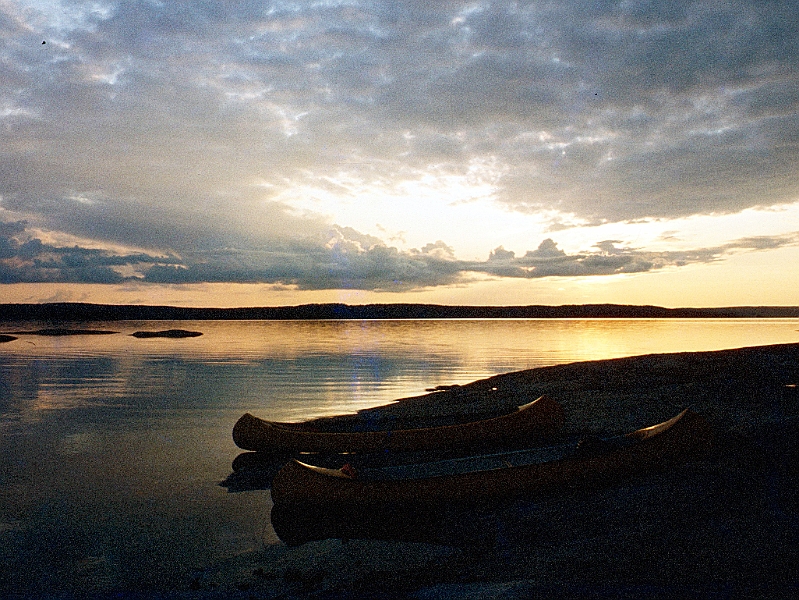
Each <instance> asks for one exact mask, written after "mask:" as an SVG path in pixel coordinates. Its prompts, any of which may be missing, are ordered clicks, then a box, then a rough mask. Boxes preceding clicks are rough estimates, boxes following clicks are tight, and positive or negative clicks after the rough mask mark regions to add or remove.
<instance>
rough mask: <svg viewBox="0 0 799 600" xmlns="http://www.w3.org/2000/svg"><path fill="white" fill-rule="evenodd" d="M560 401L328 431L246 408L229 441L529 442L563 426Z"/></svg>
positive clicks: (383, 447) (337, 447) (339, 446)
mask: <svg viewBox="0 0 799 600" xmlns="http://www.w3.org/2000/svg"><path fill="white" fill-rule="evenodd" d="M563 422H564V415H563V409H562V408H561V406H560V404H558V403H557V402H555V401H554V400H552V399H551V398H549V397H548V396H541V397H540V398H538V399H537V400H534V401H533V402H530V403H529V404H525V405H524V406H520V407H519V408H518V409H517V410H516V411H514V412H512V413H509V414H507V415H502V416H499V417H494V418H492V419H485V420H482V421H472V422H470V423H462V424H459V425H446V426H442V427H430V428H424V429H393V430H386V431H362V432H343V433H328V432H316V431H306V430H302V429H300V428H298V427H296V426H292V425H291V424H284V423H275V422H273V421H264V420H263V419H259V418H258V417H254V416H252V415H251V414H249V413H247V414H245V415H244V416H242V417H241V418H240V419H239V420H238V421H237V422H236V425H235V426H234V427H233V441H234V442H235V443H236V445H237V446H238V447H239V448H243V449H244V450H256V451H261V452H271V453H280V452H285V453H295V452H319V453H329V454H335V453H344V452H360V453H363V452H381V451H392V452H415V451H424V450H444V449H446V450H454V449H463V448H467V449H468V448H485V447H492V446H493V447H496V446H498V445H503V444H513V443H520V442H525V441H530V440H532V439H534V438H535V437H536V436H542V435H547V434H551V433H554V432H556V431H558V430H559V429H561V428H562V427H563Z"/></svg>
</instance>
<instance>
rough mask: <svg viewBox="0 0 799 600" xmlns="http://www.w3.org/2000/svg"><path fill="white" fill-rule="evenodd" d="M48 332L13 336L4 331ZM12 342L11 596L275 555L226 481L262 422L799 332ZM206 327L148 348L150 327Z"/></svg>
mask: <svg viewBox="0 0 799 600" xmlns="http://www.w3.org/2000/svg"><path fill="white" fill-rule="evenodd" d="M43 326H44V325H39V324H30V323H26V324H8V323H6V324H3V326H2V328H1V329H2V331H0V333H3V332H12V331H20V330H34V329H38V328H39V327H43ZM89 327H91V328H92V329H108V330H113V331H117V332H119V333H116V334H113V335H103V336H68V337H42V336H34V335H19V339H18V340H16V341H13V342H10V343H6V344H0V467H1V469H0V594H6V593H8V592H9V591H12V590H17V591H23V592H27V593H28V594H31V595H35V594H37V593H46V592H50V593H52V592H70V591H73V592H74V591H92V590H96V591H105V590H116V589H127V590H131V589H148V588H149V589H152V588H155V589H171V588H173V587H175V588H178V589H185V588H186V585H187V583H188V582H189V581H190V579H191V578H192V577H193V576H194V575H196V574H198V573H200V572H201V570H202V568H203V566H204V565H208V564H211V563H214V562H219V561H222V560H225V559H226V558H228V557H233V556H235V555H237V554H240V553H244V552H247V551H250V550H253V549H256V548H259V547H261V546H262V544H264V543H267V544H271V543H277V540H276V538H275V536H274V532H272V530H271V527H270V526H269V524H268V511H269V508H270V500H269V493H268V492H266V491H258V492H246V493H238V494H229V493H227V492H226V490H225V488H223V487H220V486H219V485H218V484H219V482H220V481H222V480H224V479H225V477H226V476H227V475H228V474H229V473H230V464H231V461H232V459H233V458H234V457H235V456H236V455H237V454H238V451H237V449H236V448H235V446H234V445H233V443H232V441H231V438H230V431H231V428H232V426H233V423H234V422H235V421H236V419H237V418H238V417H239V416H240V415H241V414H242V413H244V412H246V411H250V412H253V413H254V414H257V415H259V416H263V417H266V418H271V419H277V420H303V419H307V418H310V417H315V416H323V415H331V414H339V413H345V412H354V411H356V410H358V409H360V408H364V407H368V406H375V405H379V404H385V403H387V402H390V401H391V400H393V399H396V398H400V397H403V396H410V395H417V394H421V393H424V390H425V388H428V387H433V386H436V385H442V384H452V383H467V382H469V381H473V380H475V379H480V378H483V377H487V376H490V375H494V374H497V373H504V372H508V371H515V370H519V369H526V368H532V367H538V366H544V365H551V364H556V363H563V362H573V361H580V360H593V359H602V358H613V357H620V356H629V355H636V354H646V353H653V352H681V351H696V350H716V349H723V348H736V347H741V346H755V345H761V344H773V343H785V342H796V341H798V340H799V332H797V330H798V329H799V320H797V319H773V320H757V319H751V320H750V319H747V320H507V321H506V320H497V321H492V320H486V321H481V320H445V321H346V322H340V321H309V322H262V321H238V322H220V321H201V322H185V321H183V322H146V323H145V322H131V321H128V322H122V323H119V322H117V323H92V324H90V325H89ZM170 328H181V329H191V330H197V331H202V332H203V334H204V335H202V336H201V337H198V338H189V339H158V338H156V339H137V338H133V337H130V336H129V335H128V334H130V333H132V332H134V331H137V330H158V329H170Z"/></svg>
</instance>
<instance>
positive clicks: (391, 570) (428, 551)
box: [187, 344, 799, 598]
mask: <svg viewBox="0 0 799 600" xmlns="http://www.w3.org/2000/svg"><path fill="white" fill-rule="evenodd" d="M797 384H799V344H789V345H779V346H768V347H757V348H745V349H740V350H730V351H722V352H704V353H685V354H663V355H651V356H642V357H633V358H625V359H618V360H604V361H595V362H587V363H576V364H569V365H560V366H554V367H546V368H541V369H533V370H529V371H522V372H518V373H510V374H506V375H501V376H497V377H492V378H490V379H487V380H482V381H478V382H474V383H472V384H470V385H465V386H460V387H455V388H451V389H447V390H444V391H438V392H435V393H431V394H428V395H425V396H420V397H417V398H409V399H405V400H402V401H399V402H397V403H395V404H392V405H390V406H386V407H380V408H377V409H370V410H367V411H362V412H361V413H359V414H358V415H357V416H355V417H348V418H345V419H338V420H325V421H323V422H320V426H322V427H327V428H331V429H332V428H336V427H340V426H346V425H347V424H351V423H352V420H353V419H367V420H369V421H376V420H377V421H379V420H381V419H391V420H393V421H395V422H400V423H403V424H408V425H424V424H433V423H440V422H448V421H451V420H452V419H453V418H454V417H453V415H455V416H457V418H472V417H477V416H489V415H491V414H499V413H502V412H507V411H508V410H511V409H512V407H514V406H515V405H516V404H521V403H523V402H525V401H529V400H532V399H534V398H536V397H538V396H539V395H541V394H544V393H546V394H548V395H550V396H552V397H553V398H555V399H556V400H558V401H559V402H560V403H561V404H562V405H563V407H564V409H565V411H566V415H567V432H566V434H567V435H577V436H579V435H584V434H589V433H592V434H599V435H612V434H617V433H623V432H626V431H630V430H633V429H636V428H638V427H642V426H646V425H649V424H653V423H656V422H659V421H662V420H664V419H667V418H669V417H671V416H673V415H674V414H676V412H678V411H679V410H681V409H682V408H686V407H690V408H692V409H693V410H695V411H697V412H699V413H701V414H703V415H704V416H705V417H706V418H707V420H708V421H709V422H710V423H711V425H712V426H713V427H714V429H715V432H716V434H717V443H716V445H715V448H714V450H713V452H712V453H711V454H710V455H708V456H705V457H702V458H701V459H699V460H696V461H693V462H691V463H689V464H685V465H683V466H680V467H679V468H677V469H674V470H672V471H669V472H665V473H660V474H656V475H650V476H647V477H644V478H640V479H636V480H634V481H629V482H628V483H626V484H625V485H622V486H617V487H613V488H607V489H600V490H592V491H590V492H587V493H586V492H582V493H579V494H571V495H568V496H565V497H553V498H547V499H544V500H538V501H536V502H535V503H533V502H529V501H528V502H525V501H518V502H514V503H512V504H509V505H508V506H503V507H501V508H498V509H497V510H495V511H492V512H482V513H480V514H474V515H470V518H471V519H473V521H474V522H473V524H472V525H473V526H474V527H475V528H476V529H478V530H480V531H483V532H485V538H484V540H483V541H482V542H481V543H479V544H476V545H474V546H473V547H468V548H449V547H446V546H434V545H426V544H409V543H398V542H381V541H369V540H353V541H350V542H346V543H345V542H341V541H338V540H326V541H322V542H313V543H308V544H305V545H303V546H300V547H297V548H288V547H286V546H283V545H271V546H266V547H265V548H264V549H263V550H261V551H258V552H253V553H249V554H247V555H243V556H239V557H236V558H235V559H232V560H230V561H228V562H227V563H225V564H223V565H215V566H213V567H209V568H208V569H206V570H205V571H203V572H202V573H199V574H198V576H197V578H196V579H195V580H193V581H192V582H189V583H188V585H187V588H188V590H189V594H190V595H192V596H193V595H199V596H203V595H210V596H216V595H219V596H225V597H228V596H229V595H231V594H232V595H241V597H255V598H259V597H263V598H273V597H287V598H295V597H296V598H306V597H312V598H349V597H373V598H374V597H383V598H406V597H407V598H486V597H493V598H529V597H566V598H586V597H589V598H590V597H603V598H618V597H625V598H626V597H629V598H674V597H682V598H688V597H697V598H716V597H719V598H735V597H745V598H752V597H763V598H776V597H786V598H787V597H795V596H796V595H797V594H799V391H798V390H797V387H796V386H797Z"/></svg>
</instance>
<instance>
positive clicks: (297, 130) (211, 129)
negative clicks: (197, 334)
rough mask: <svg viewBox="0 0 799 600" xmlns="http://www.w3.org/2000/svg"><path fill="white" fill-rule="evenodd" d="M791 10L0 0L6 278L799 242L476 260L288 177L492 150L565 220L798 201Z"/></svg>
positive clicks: (554, 224)
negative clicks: (342, 210) (328, 199)
mask: <svg viewBox="0 0 799 600" xmlns="http://www.w3.org/2000/svg"><path fill="white" fill-rule="evenodd" d="M798 28H799V3H797V2H796V1H795V0H783V1H768V0H757V1H754V0H753V1H735V0H732V1H728V2H716V1H706V2H702V1H698V2H688V1H684V2H683V1H678V0H675V1H671V2H660V1H652V2H646V1H624V2H603V1H587V0H586V1H581V0H564V1H551V2H532V3H524V2H519V3H512V2H416V1H409V2H402V1H398V0H386V1H384V2H381V1H371V2H369V1H360V0H352V1H323V2H299V1H298V2H268V1H266V2H263V1H262V2H255V1H252V2H236V3H232V2H200V1H197V0H186V1H185V2H180V1H177V2H173V1H167V2H163V3H161V2H145V1H142V2H134V1H131V2H103V1H99V2H85V1H82V0H81V1H77V0H76V1H74V2H72V1H68V0H47V1H38V2H37V1H33V0H30V1H15V0H0V196H1V198H0V220H2V221H4V223H0V282H5V283H10V282H40V281H67V282H109V283H114V282H120V281H124V280H125V279H126V278H131V277H134V278H142V279H144V280H149V281H156V282H204V281H211V282H218V281H237V282H251V281H252V282H256V281H257V282H267V283H281V284H286V285H296V286H297V287H298V288H300V289H334V288H340V287H342V288H347V287H350V288H356V289H394V290H402V289H413V288H419V287H426V286H436V285H445V284H451V283H456V282H463V281H465V280H468V279H469V278H470V277H473V276H477V275H480V276H484V275H490V276H502V277H545V276H556V275H571V276H576V275H600V274H611V273H620V272H644V271H648V270H652V269H656V268H660V267H663V266H679V265H682V264H689V263H695V262H708V261H713V260H718V259H719V258H722V257H724V256H725V255H726V254H728V253H730V252H736V251H739V250H757V249H763V248H773V247H779V246H783V245H795V244H796V243H797V241H798V240H797V239H796V236H795V235H787V236H774V237H771V238H763V237H759V238H750V239H742V240H732V241H730V243H729V244H725V245H722V246H717V247H712V248H700V249H696V250H695V251H692V252H685V251H683V252H651V251H648V250H646V249H636V248H629V247H626V246H625V244H624V243H623V242H621V241H615V242H614V241H601V240H597V245H596V246H595V247H594V248H592V249H590V250H587V251H586V252H583V253H580V254H571V255H567V254H566V253H564V252H563V251H561V250H559V249H558V247H557V244H556V243H555V242H553V241H552V240H548V239H543V238H544V236H542V237H541V238H539V239H536V240H531V242H530V248H535V249H533V250H530V251H528V252H527V253H526V254H525V255H523V256H516V255H515V254H513V253H510V252H507V251H505V250H503V249H502V247H499V248H497V249H496V250H495V251H494V252H492V254H491V255H490V257H487V258H486V260H485V261H465V260H461V259H459V258H458V257H456V256H455V255H454V252H453V250H452V248H451V247H450V246H449V245H448V242H447V231H442V232H441V234H440V235H439V236H437V238H438V239H440V240H443V241H436V239H431V240H429V241H430V242H431V243H430V244H429V245H428V246H426V247H423V248H419V249H415V250H398V249H396V248H392V247H390V244H387V243H386V242H385V241H384V240H380V239H377V238H375V237H372V236H369V235H365V234H363V233H360V232H358V231H355V230H354V229H352V228H351V227H350V224H348V223H334V222H331V221H330V219H329V218H327V217H326V216H325V215H322V214H315V213H309V212H307V211H304V210H299V209H298V208H297V206H292V204H291V201H290V198H291V196H292V193H295V192H294V190H297V189H303V188H304V187H308V188H313V189H320V190H325V189H327V190H329V191H330V192H331V193H335V191H336V183H335V182H336V181H341V179H342V177H348V178H350V179H351V180H356V181H358V182H361V183H362V184H363V185H365V186H367V187H368V186H374V187H381V188H384V189H390V188H392V186H394V185H396V184H397V182H401V181H403V180H406V179H407V180H413V179H417V178H419V177H420V176H421V175H422V174H424V173H427V172H429V171H430V169H431V167H434V168H435V171H436V172H437V173H440V174H443V175H448V174H449V175H454V176H458V175H463V176H466V175H468V174H469V172H470V168H473V167H474V165H475V164H479V165H490V169H489V170H490V171H491V174H490V175H491V185H492V189H493V190H494V192H493V196H492V197H493V201H494V202H495V203H496V204H497V205H498V206H499V207H501V208H502V209H503V210H510V211H517V212H519V213H524V214H531V213H541V214H545V215H548V218H549V219H550V229H551V232H552V237H557V236H556V234H555V232H556V231H557V229H558V227H559V226H561V225H560V223H561V221H563V222H566V221H568V222H572V223H574V222H580V223H584V224H589V225H591V224H600V223H614V222H625V221H636V220H641V219H650V218H663V219H669V218H677V217H684V216H689V215H695V214H709V213H736V212H740V211H742V210H744V209H747V208H751V207H756V206H769V205H776V204H780V203H785V202H795V201H796V200H797V198H799V172H798V171H799V69H797V65H798V64H799V61H797V58H799V30H797V29H798ZM498 235H500V236H501V232H499V233H498ZM65 239H69V240H71V241H70V242H65V241H63V240H65ZM542 239H543V242H542ZM58 240H62V241H58ZM500 243H502V240H501V239H498V240H497V244H500ZM112 249H113V250H112Z"/></svg>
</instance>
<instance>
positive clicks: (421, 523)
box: [271, 410, 712, 545]
mask: <svg viewBox="0 0 799 600" xmlns="http://www.w3.org/2000/svg"><path fill="white" fill-rule="evenodd" d="M711 440H712V432H711V430H710V427H709V425H708V424H707V422H706V421H705V419H704V418H702V417H701V416H700V415H698V414H696V413H694V412H692V411H690V410H684V411H683V412H681V413H680V414H678V415H677V416H675V417H673V418H671V419H669V420H668V421H665V422H663V423H660V424H658V425H654V426H651V427H647V428H644V429H639V430H637V431H634V432H632V433H629V434H626V435H623V436H619V437H615V438H608V439H595V440H592V441H590V442H588V443H585V442H583V443H580V444H578V445H577V447H576V448H575V447H574V446H570V447H566V446H560V447H550V448H535V449H530V450H524V451H516V452H507V453H501V454H488V455H481V456H471V457H466V458H459V459H453V460H447V461H439V462H432V463H424V464H410V465H399V466H394V467H385V468H374V469H368V468H367V469H357V470H356V469H351V468H349V466H348V465H347V466H345V467H343V468H341V469H331V468H325V467H319V466H313V465H308V464H305V463H302V462H300V461H298V460H291V461H290V462H289V463H288V464H286V466H285V467H283V468H282V469H281V470H280V472H278V474H277V475H276V476H275V477H274V480H273V481H272V492H271V493H272V500H273V504H274V506H273V509H272V515H271V517H272V525H273V527H274V529H275V532H276V533H277V535H278V536H279V537H280V538H281V540H283V541H284V542H285V543H286V544H289V545H298V544H302V543H305V542H308V541H313V540H321V539H327V538H340V539H359V538H360V539H383V540H402V541H417V542H429V543H441V544H452V545H464V544H470V543H480V541H481V540H483V541H484V538H485V531H486V528H487V527H488V525H489V524H490V523H491V519H492V514H493V511H494V510H495V509H497V508H499V507H501V506H502V505H503V504H505V503H508V502H509V501H512V500H516V499H520V498H521V499H536V498H541V497H543V496H552V495H557V494H567V493H570V492H574V491H581V490H582V491H592V490H595V489H599V488H601V487H603V486H607V485H610V484H614V483H618V482H621V481H625V480H626V479H628V478H631V477H635V476H637V475H644V474H647V473H651V472H653V471H655V470H658V469H663V468H665V467H668V466H671V465H674V464H676V463H679V462H681V461H684V460H686V459H688V458H690V457H692V456H694V455H696V454H697V453H699V452H700V451H702V450H704V449H706V448H708V447H709V445H710V442H711Z"/></svg>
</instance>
